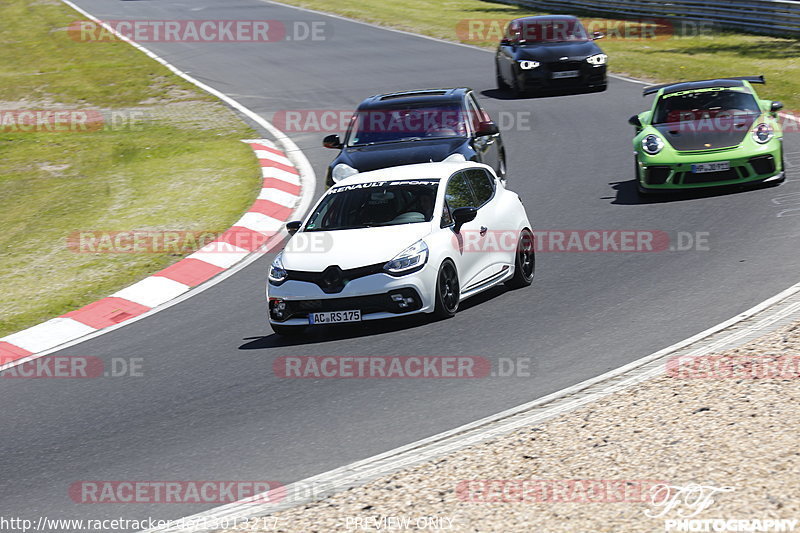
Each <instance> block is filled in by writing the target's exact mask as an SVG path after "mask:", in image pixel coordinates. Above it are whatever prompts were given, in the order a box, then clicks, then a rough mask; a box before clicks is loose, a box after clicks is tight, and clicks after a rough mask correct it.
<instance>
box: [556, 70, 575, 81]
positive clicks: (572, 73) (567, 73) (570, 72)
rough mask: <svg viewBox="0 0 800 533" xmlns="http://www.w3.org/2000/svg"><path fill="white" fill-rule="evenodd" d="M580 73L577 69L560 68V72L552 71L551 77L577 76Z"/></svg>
mask: <svg viewBox="0 0 800 533" xmlns="http://www.w3.org/2000/svg"><path fill="white" fill-rule="evenodd" d="M580 75H581V73H580V71H578V70H562V71H561V72H553V79H558V78H577V77H578V76H580Z"/></svg>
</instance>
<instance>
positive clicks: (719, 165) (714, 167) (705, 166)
mask: <svg viewBox="0 0 800 533" xmlns="http://www.w3.org/2000/svg"><path fill="white" fill-rule="evenodd" d="M730 169H731V162H730V161H717V162H716V163H697V164H696V165H692V172H694V173H695V174H702V173H704V172H719V171H721V170H730Z"/></svg>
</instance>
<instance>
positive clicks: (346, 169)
mask: <svg viewBox="0 0 800 533" xmlns="http://www.w3.org/2000/svg"><path fill="white" fill-rule="evenodd" d="M353 174H358V170H356V169H354V168H353V167H351V166H350V165H345V164H344V163H339V164H338V165H336V166H335V167H333V172H331V177H332V178H333V181H334V182H337V183H338V182H340V181H342V180H343V179H345V178H348V177H350V176H352V175H353Z"/></svg>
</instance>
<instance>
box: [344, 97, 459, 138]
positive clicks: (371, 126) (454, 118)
mask: <svg viewBox="0 0 800 533" xmlns="http://www.w3.org/2000/svg"><path fill="white" fill-rule="evenodd" d="M465 119H466V117H465V113H464V111H463V110H462V108H461V106H460V105H459V104H445V105H437V106H435V107H434V106H429V107H403V108H399V107H397V108H392V107H388V108H385V109H369V110H364V111H359V112H358V113H356V116H355V118H354V121H353V125H352V129H351V132H350V134H349V135H348V138H347V145H348V146H363V145H368V144H378V143H387V142H401V141H413V140H419V139H431V138H443V137H445V138H446V137H464V136H466V135H467V126H466V123H465Z"/></svg>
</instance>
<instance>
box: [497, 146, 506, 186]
mask: <svg viewBox="0 0 800 533" xmlns="http://www.w3.org/2000/svg"><path fill="white" fill-rule="evenodd" d="M498 166H499V167H500V168H498V169H497V177H498V178H500V181H502V182H503V183H506V153H505V151H503V152H501V153H500V162H499V164H498Z"/></svg>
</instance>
